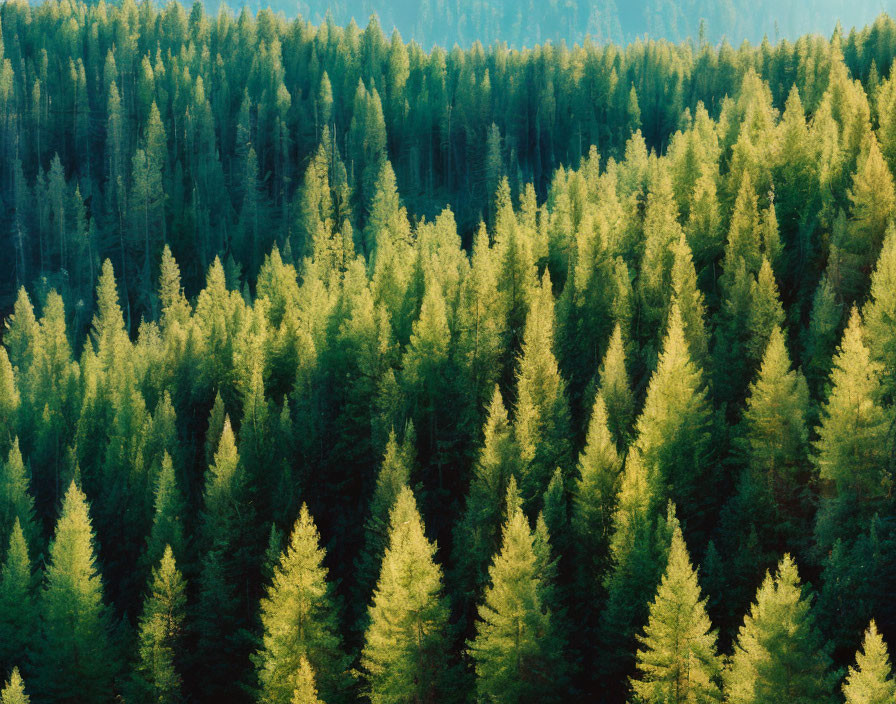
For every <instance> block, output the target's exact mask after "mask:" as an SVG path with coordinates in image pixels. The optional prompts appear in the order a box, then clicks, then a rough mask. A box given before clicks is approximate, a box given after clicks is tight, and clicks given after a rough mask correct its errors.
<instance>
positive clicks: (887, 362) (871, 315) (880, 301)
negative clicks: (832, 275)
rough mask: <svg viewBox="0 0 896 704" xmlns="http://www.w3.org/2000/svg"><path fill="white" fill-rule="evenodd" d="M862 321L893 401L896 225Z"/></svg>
mask: <svg viewBox="0 0 896 704" xmlns="http://www.w3.org/2000/svg"><path fill="white" fill-rule="evenodd" d="M862 318H863V319H864V321H865V335H866V340H867V344H868V349H869V351H870V352H871V357H872V359H874V360H875V361H876V362H878V363H880V364H881V365H882V367H883V372H884V374H883V378H882V380H881V383H882V384H883V391H884V394H885V398H886V399H887V400H892V399H893V398H894V396H896V334H894V332H893V330H894V325H896V225H891V226H890V228H889V229H888V230H887V236H886V239H885V240H884V244H883V249H882V250H881V253H880V257H879V258H878V260H877V267H876V268H875V270H874V273H873V274H872V275H871V292H870V295H869V298H868V302H867V303H866V304H865V307H864V309H863V310H862Z"/></svg>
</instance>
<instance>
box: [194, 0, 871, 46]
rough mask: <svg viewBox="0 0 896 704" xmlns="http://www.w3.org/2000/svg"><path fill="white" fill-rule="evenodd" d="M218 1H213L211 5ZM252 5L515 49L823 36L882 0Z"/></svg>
mask: <svg viewBox="0 0 896 704" xmlns="http://www.w3.org/2000/svg"><path fill="white" fill-rule="evenodd" d="M221 4H223V3H222V2H221V0H211V1H210V2H209V3H208V4H207V7H208V9H209V10H210V11H216V10H217V9H218V7H220V6H221ZM247 4H248V5H249V7H251V8H254V9H256V10H258V9H261V8H264V7H268V6H270V7H271V8H272V9H273V10H274V11H282V12H284V13H285V14H286V15H287V16H290V15H292V14H294V13H295V11H296V7H298V11H299V14H301V15H302V16H303V17H305V18H306V19H309V20H311V21H312V22H315V23H318V24H319V23H321V22H323V21H324V20H326V18H327V16H328V15H329V16H330V17H332V18H333V19H334V20H335V21H336V22H338V23H339V24H342V25H345V24H348V23H349V22H350V21H351V20H355V21H356V22H358V23H360V24H366V23H367V20H368V19H369V18H370V16H371V15H377V16H378V18H379V20H380V21H381V22H382V24H383V26H384V27H388V28H389V29H390V30H391V28H392V27H396V28H397V29H398V30H399V31H400V32H401V34H402V36H403V37H405V38H406V39H414V40H415V41H417V42H419V43H420V44H422V45H423V46H424V47H425V48H427V49H428V48H430V47H432V46H433V45H434V44H438V45H441V46H443V47H452V46H454V44H455V43H457V44H459V45H460V46H461V47H464V48H468V47H470V46H471V45H472V44H473V43H474V42H475V41H479V42H481V43H483V44H485V45H490V44H492V43H494V42H506V43H507V44H508V45H509V46H511V47H513V48H515V49H521V48H523V47H530V48H531V47H533V46H535V45H537V44H543V43H545V42H553V43H554V44H560V43H562V42H567V43H569V44H573V43H579V44H581V43H582V42H583V41H585V39H586V38H590V39H591V40H593V41H595V42H615V43H617V44H626V43H629V42H633V41H635V40H637V39H638V38H643V37H645V36H646V37H650V38H653V39H668V40H670V41H674V42H679V41H685V40H688V39H693V40H698V39H699V38H700V37H701V35H703V36H704V37H705V38H707V39H709V40H710V41H712V42H713V43H715V42H719V41H721V40H723V39H727V40H728V41H729V42H730V43H732V44H734V45H738V44H740V43H741V42H742V41H751V42H760V41H762V39H763V37H764V36H768V37H769V38H770V39H771V40H772V41H774V40H777V39H783V38H787V39H792V40H795V39H797V38H798V37H799V36H800V35H802V34H808V33H811V32H820V33H822V34H826V35H829V34H830V33H831V32H832V31H833V28H834V26H835V25H836V24H837V22H838V20H840V19H843V20H844V21H846V20H847V19H848V21H849V23H850V24H849V25H848V26H852V25H858V26H861V25H864V24H869V23H871V22H873V21H874V18H875V17H876V16H877V14H879V13H880V12H881V11H882V10H883V9H884V8H885V7H888V5H887V3H886V2H881V0H811V2H806V1H804V0H803V1H801V0H563V2H558V0H390V2H382V0H272V2H270V4H269V3H267V2H265V1H264V0H248V3H247Z"/></svg>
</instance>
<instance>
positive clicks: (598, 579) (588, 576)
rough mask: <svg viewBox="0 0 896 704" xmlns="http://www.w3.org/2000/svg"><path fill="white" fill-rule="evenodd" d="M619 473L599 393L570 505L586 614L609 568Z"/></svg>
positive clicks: (593, 610)
mask: <svg viewBox="0 0 896 704" xmlns="http://www.w3.org/2000/svg"><path fill="white" fill-rule="evenodd" d="M621 472H622V459H621V458H620V457H619V453H618V452H617V451H616V444H615V443H614V441H613V438H612V436H611V434H610V429H609V422H608V414H607V408H606V404H605V403H604V399H603V391H601V392H600V393H599V394H598V395H597V397H596V398H595V399H594V409H593V410H592V411H591V420H590V422H589V424H588V435H587V438H586V440H585V449H584V450H582V454H581V455H579V478H578V481H577V483H576V486H575V490H574V494H573V503H572V528H573V535H574V536H575V543H574V544H575V547H576V552H577V554H578V559H577V564H578V567H579V582H578V589H579V590H580V593H581V594H582V595H587V596H586V597H585V598H582V599H579V600H577V601H578V603H579V604H580V605H581V606H582V608H583V609H584V612H585V613H586V614H590V615H594V614H596V613H597V608H596V606H597V604H598V603H599V597H601V596H602V589H601V585H602V582H603V579H604V577H605V576H606V574H607V571H608V570H609V568H610V566H611V564H612V563H611V559H610V539H611V537H612V531H613V517H614V514H615V512H616V501H617V496H618V493H619V484H620V480H621ZM592 625H593V624H592Z"/></svg>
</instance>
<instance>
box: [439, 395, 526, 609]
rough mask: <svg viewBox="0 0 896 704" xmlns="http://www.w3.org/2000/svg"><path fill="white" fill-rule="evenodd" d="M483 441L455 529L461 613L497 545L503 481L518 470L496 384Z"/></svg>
mask: <svg viewBox="0 0 896 704" xmlns="http://www.w3.org/2000/svg"><path fill="white" fill-rule="evenodd" d="M483 435H484V439H483V444H482V449H481V450H480V451H479V457H478V459H477V461H476V464H475V465H474V466H473V478H472V480H471V482H470V490H469V492H468V494H467V502H466V507H465V509H464V513H463V516H462V517H461V519H460V521H458V523H457V526H456V527H455V531H454V550H453V557H454V562H455V570H454V574H453V580H452V581H453V582H454V583H455V586H454V589H453V591H454V593H455V594H456V595H457V598H458V599H459V601H460V602H461V603H460V605H459V606H460V611H461V613H462V614H463V616H464V617H465V618H472V616H473V613H472V607H473V606H474V605H475V603H476V602H478V601H479V599H480V597H481V594H482V590H483V588H484V586H485V584H486V582H487V580H488V568H489V561H490V560H491V558H492V556H493V555H494V554H495V553H496V552H497V550H498V548H499V547H500V540H501V515H502V504H503V501H504V497H505V496H506V493H507V486H508V483H509V482H510V481H511V480H514V482H515V481H516V480H515V477H516V476H517V475H518V473H519V470H520V453H519V446H518V445H517V443H516V441H515V439H514V436H513V430H512V428H511V426H510V422H509V420H508V417H507V410H506V409H505V408H504V401H503V399H502V397H501V392H500V390H499V389H498V387H497V385H496V386H495V389H494V392H493V394H492V400H491V403H490V404H489V407H488V416H487V418H486V422H485V427H484V430H483Z"/></svg>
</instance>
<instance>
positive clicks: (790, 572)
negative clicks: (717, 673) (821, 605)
mask: <svg viewBox="0 0 896 704" xmlns="http://www.w3.org/2000/svg"><path fill="white" fill-rule="evenodd" d="M829 663H830V658H829V656H828V654H827V652H826V650H825V648H824V647H823V644H822V641H821V635H820V633H819V632H818V630H817V628H816V626H815V618H814V616H813V614H812V610H811V606H810V600H809V598H808V597H806V596H804V594H803V590H802V588H801V587H800V583H799V575H798V574H797V569H796V565H795V564H794V562H793V560H792V559H791V557H790V556H789V555H785V556H784V558H783V559H782V560H781V563H780V564H779V565H778V571H777V573H776V574H775V576H774V577H772V575H771V574H767V575H766V577H765V581H764V582H763V583H762V586H761V587H760V588H759V591H758V592H757V594H756V601H755V602H754V603H753V605H752V606H751V607H750V613H749V614H748V615H747V616H746V618H745V619H744V624H743V625H742V626H741V628H740V631H739V632H738V637H737V643H736V644H735V646H734V654H733V655H732V657H731V662H730V665H729V667H728V669H727V670H726V671H725V696H726V701H728V702H731V703H732V704H759V703H760V702H771V701H781V700H782V699H783V700H785V701H788V702H795V703H805V704H809V703H810V702H812V703H817V702H828V701H831V689H832V684H833V682H832V680H831V673H830V671H829Z"/></svg>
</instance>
